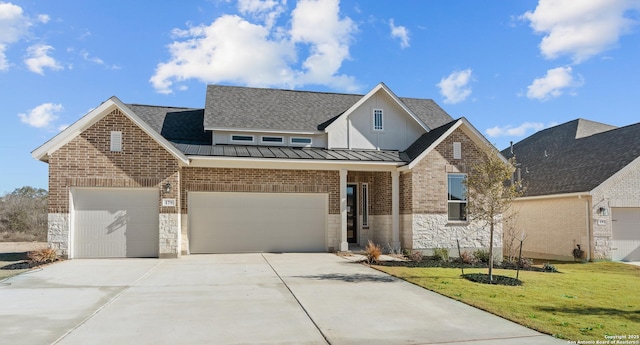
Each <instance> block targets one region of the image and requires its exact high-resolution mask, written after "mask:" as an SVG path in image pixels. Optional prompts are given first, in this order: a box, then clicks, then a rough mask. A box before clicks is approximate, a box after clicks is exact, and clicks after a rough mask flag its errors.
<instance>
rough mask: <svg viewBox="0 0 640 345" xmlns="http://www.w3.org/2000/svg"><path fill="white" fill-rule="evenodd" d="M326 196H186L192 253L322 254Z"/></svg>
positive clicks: (324, 243)
mask: <svg viewBox="0 0 640 345" xmlns="http://www.w3.org/2000/svg"><path fill="white" fill-rule="evenodd" d="M326 214H327V196H326V195H325V194H276V193H200V192H195V193H190V194H189V233H190V239H189V243H190V246H191V252H192V253H231V252H283V251H324V250H326Z"/></svg>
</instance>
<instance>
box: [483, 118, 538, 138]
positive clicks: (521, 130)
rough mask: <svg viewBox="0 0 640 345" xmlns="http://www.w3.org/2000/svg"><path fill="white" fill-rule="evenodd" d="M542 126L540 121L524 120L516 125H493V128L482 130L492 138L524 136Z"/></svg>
mask: <svg viewBox="0 0 640 345" xmlns="http://www.w3.org/2000/svg"><path fill="white" fill-rule="evenodd" d="M547 127H548V126H547ZM544 128H545V125H544V123H541V122H524V123H522V124H521V125H520V126H518V127H513V126H511V125H507V126H504V127H499V126H495V127H493V128H488V129H486V130H485V131H484V132H485V133H487V135H488V136H490V137H492V138H495V137H524V136H525V135H526V134H527V133H532V132H537V131H539V130H541V129H544Z"/></svg>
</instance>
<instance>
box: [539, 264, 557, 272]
mask: <svg viewBox="0 0 640 345" xmlns="http://www.w3.org/2000/svg"><path fill="white" fill-rule="evenodd" d="M542 269H544V270H545V271H547V272H558V269H557V268H556V266H554V265H551V264H549V263H548V262H545V264H544V265H542Z"/></svg>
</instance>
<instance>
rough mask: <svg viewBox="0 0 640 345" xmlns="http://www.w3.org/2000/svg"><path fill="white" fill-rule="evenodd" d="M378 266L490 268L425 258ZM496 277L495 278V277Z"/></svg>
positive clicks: (510, 266)
mask: <svg viewBox="0 0 640 345" xmlns="http://www.w3.org/2000/svg"><path fill="white" fill-rule="evenodd" d="M376 265H379V266H400V267H442V268H488V267H489V266H488V264H487V263H483V262H477V263H475V264H462V263H460V262H455V261H442V260H437V259H433V258H429V257H428V258H424V259H422V260H421V261H411V260H407V261H380V262H378V263H377V264H376ZM493 268H501V269H508V270H516V269H517V267H516V265H515V264H513V263H507V262H503V263H502V264H494V265H493ZM520 270H521V271H533V272H552V271H550V270H547V269H544V268H543V267H537V266H528V267H520ZM494 277H495V276H494Z"/></svg>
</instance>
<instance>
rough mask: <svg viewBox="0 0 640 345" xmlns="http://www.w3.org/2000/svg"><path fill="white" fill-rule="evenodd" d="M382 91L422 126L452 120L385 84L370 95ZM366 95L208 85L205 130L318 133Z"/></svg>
mask: <svg viewBox="0 0 640 345" xmlns="http://www.w3.org/2000/svg"><path fill="white" fill-rule="evenodd" d="M380 88H384V89H385V90H386V92H388V93H389V94H390V95H391V97H392V98H394V99H396V101H397V102H399V104H400V106H401V107H403V108H404V109H406V110H407V111H408V113H409V114H411V116H413V117H414V118H416V120H417V121H418V122H419V123H420V122H422V123H421V125H426V126H427V127H429V128H435V127H439V126H441V125H443V124H445V123H447V122H449V121H451V119H452V118H451V116H449V115H448V114H447V113H446V112H445V111H444V110H442V108H440V107H439V106H438V105H437V104H436V103H435V102H434V101H432V100H429V99H417V98H398V97H397V96H395V95H394V94H393V93H392V92H391V91H390V90H389V89H388V88H387V87H386V86H385V85H384V84H383V83H380V84H378V86H376V87H375V88H374V89H373V90H372V91H371V92H369V94H372V93H374V92H375V91H378V90H379V89H380ZM369 94H367V95H369ZM367 95H357V94H339V93H328V92H310V91H294V90H280V89H261V88H249V87H237V86H222V85H209V86H207V98H206V106H205V110H204V128H205V129H208V130H236V129H253V130H271V131H294V132H295V131H297V132H310V133H317V132H320V131H324V130H325V129H326V128H327V127H328V126H329V125H330V124H331V123H333V122H334V121H335V120H336V119H337V118H339V117H340V116H342V115H343V114H344V113H345V112H347V111H348V110H349V109H352V108H353V107H354V105H356V104H357V103H358V102H362V100H363V98H366V96H367Z"/></svg>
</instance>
